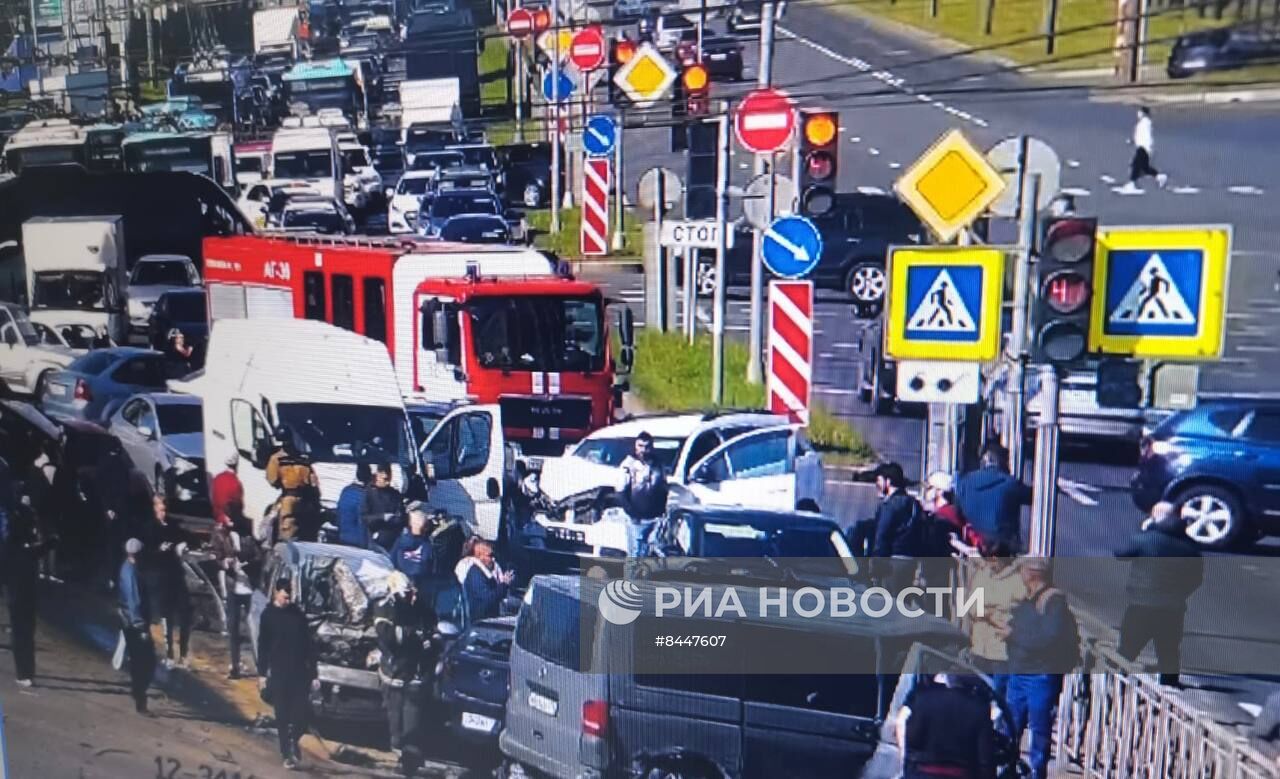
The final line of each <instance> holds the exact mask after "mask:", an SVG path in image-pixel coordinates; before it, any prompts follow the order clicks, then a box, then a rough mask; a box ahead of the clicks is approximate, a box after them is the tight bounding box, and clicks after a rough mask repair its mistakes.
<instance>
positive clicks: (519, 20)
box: [507, 8, 533, 38]
mask: <svg viewBox="0 0 1280 779" xmlns="http://www.w3.org/2000/svg"><path fill="white" fill-rule="evenodd" d="M507 32H508V33H509V34H510V35H511V36H512V37H515V38H523V37H525V36H527V35H528V34H529V33H531V32H533V13H532V12H530V11H529V10H528V9H527V8H517V9H515V10H514V11H512V12H511V13H510V14H508V15H507Z"/></svg>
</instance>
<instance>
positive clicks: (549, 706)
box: [529, 692, 560, 717]
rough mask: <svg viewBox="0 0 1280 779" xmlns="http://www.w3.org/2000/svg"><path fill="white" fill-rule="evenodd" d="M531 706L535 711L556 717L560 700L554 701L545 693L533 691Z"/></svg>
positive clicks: (530, 697) (530, 700)
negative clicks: (540, 693)
mask: <svg viewBox="0 0 1280 779" xmlns="http://www.w3.org/2000/svg"><path fill="white" fill-rule="evenodd" d="M529 708H531V709H533V710H534V711H540V712H542V713H543V714H546V715H547V716H548V717H554V716H556V712H558V711H559V710H560V702H559V701H553V700H551V699H550V698H548V697H547V696H545V695H539V694H538V693H536V692H531V693H529Z"/></svg>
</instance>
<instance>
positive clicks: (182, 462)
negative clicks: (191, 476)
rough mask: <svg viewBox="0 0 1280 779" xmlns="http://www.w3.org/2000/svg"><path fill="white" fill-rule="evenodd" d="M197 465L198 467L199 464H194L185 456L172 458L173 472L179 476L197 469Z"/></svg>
mask: <svg viewBox="0 0 1280 779" xmlns="http://www.w3.org/2000/svg"><path fill="white" fill-rule="evenodd" d="M199 467H200V466H199V465H196V464H195V463H193V462H191V461H190V460H188V459H187V458H185V457H175V458H173V472H174V473H176V474H178V475H179V476H181V475H182V474H184V473H189V472H191V471H194V470H197V469H198V468H199Z"/></svg>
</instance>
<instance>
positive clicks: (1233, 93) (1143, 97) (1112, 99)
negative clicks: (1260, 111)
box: [1090, 87, 1280, 105]
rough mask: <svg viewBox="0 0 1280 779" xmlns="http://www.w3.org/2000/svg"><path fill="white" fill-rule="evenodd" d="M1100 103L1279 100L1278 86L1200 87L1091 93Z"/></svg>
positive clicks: (1210, 103)
mask: <svg viewBox="0 0 1280 779" xmlns="http://www.w3.org/2000/svg"><path fill="white" fill-rule="evenodd" d="M1090 99H1091V100H1094V101H1095V102H1100V103H1150V104H1152V105H1229V104H1231V103H1266V102H1278V101H1280V88H1275V87H1272V88H1267V89H1223V90H1210V89H1201V90H1195V91H1188V92H1159V91H1154V90H1144V89H1134V90H1133V91H1131V92H1126V93H1124V94H1119V95H1100V94H1091V95H1090Z"/></svg>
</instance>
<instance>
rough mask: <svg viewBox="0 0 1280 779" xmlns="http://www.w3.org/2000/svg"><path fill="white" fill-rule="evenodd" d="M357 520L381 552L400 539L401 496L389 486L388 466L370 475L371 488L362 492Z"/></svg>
mask: <svg viewBox="0 0 1280 779" xmlns="http://www.w3.org/2000/svg"><path fill="white" fill-rule="evenodd" d="M360 516H361V517H362V518H363V519H364V523H365V525H366V526H367V527H368V528H369V534H370V537H371V538H372V539H373V542H374V543H375V544H377V545H378V546H379V547H381V548H383V549H390V548H391V545H392V544H394V543H395V542H396V539H398V538H399V537H400V531H401V530H402V529H404V521H403V519H402V518H403V517H404V496H403V495H401V494H400V490H397V489H396V488H395V487H393V486H391V466H390V465H387V464H386V463H383V464H382V465H379V466H378V467H377V469H376V470H375V471H374V472H373V486H372V487H370V488H369V489H367V490H365V492H364V500H363V501H361V503H360Z"/></svg>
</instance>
